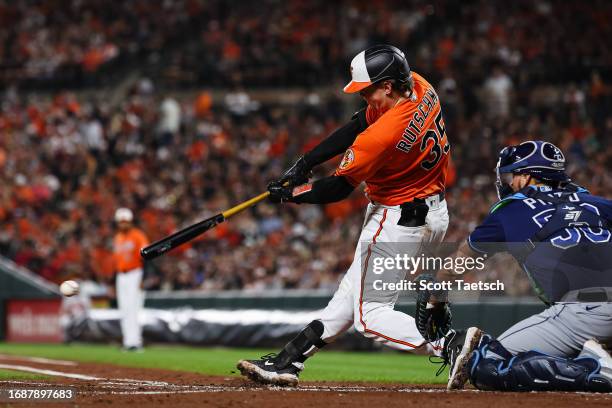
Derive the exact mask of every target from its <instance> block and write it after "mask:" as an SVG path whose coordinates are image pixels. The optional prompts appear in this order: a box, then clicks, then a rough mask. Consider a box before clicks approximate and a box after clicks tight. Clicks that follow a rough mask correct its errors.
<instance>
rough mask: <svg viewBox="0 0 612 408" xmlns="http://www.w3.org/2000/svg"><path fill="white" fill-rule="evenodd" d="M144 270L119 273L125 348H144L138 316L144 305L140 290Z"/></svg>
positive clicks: (118, 285)
mask: <svg viewBox="0 0 612 408" xmlns="http://www.w3.org/2000/svg"><path fill="white" fill-rule="evenodd" d="M141 281H142V268H136V269H132V270H131V271H128V272H124V273H117V306H118V307H119V312H120V314H121V333H122V335H123V347H126V348H127V347H142V330H141V327H140V322H139V321H138V315H139V314H140V310H141V309H142V307H143V305H144V294H143V293H142V289H140V282H141Z"/></svg>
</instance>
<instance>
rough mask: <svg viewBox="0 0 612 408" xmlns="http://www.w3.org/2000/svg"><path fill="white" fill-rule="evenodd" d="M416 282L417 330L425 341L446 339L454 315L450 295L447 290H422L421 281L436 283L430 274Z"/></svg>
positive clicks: (421, 276)
mask: <svg viewBox="0 0 612 408" xmlns="http://www.w3.org/2000/svg"><path fill="white" fill-rule="evenodd" d="M415 281H416V284H417V301H416V313H415V315H414V318H415V320H416V326H417V329H419V332H420V333H421V336H423V338H424V339H425V340H427V341H430V342H431V341H436V340H438V339H440V338H442V337H444V335H446V333H448V331H449V330H450V328H451V321H452V314H451V309H450V304H449V303H448V293H447V291H446V290H435V291H431V290H427V289H421V283H420V281H426V282H435V281H436V280H435V278H434V277H433V276H432V275H430V274H423V275H419V276H418V277H417V278H416V280H415Z"/></svg>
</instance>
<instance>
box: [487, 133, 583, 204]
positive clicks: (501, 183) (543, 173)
mask: <svg viewBox="0 0 612 408" xmlns="http://www.w3.org/2000/svg"><path fill="white" fill-rule="evenodd" d="M495 172H496V174H497V180H496V181H495V188H496V189H497V196H498V197H499V199H500V200H501V199H503V198H504V197H507V196H508V195H510V194H512V193H513V192H514V191H513V190H512V187H511V186H510V184H511V183H512V176H513V175H515V174H529V175H531V176H533V177H534V178H536V179H538V180H539V181H542V182H544V183H547V184H552V185H558V184H559V183H562V182H569V181H571V180H570V178H569V177H568V176H567V174H566V173H565V156H564V155H563V152H562V151H561V149H559V148H558V147H557V146H555V145H554V144H552V143H549V142H543V141H539V140H538V141H532V140H530V141H527V142H523V143H521V144H519V145H516V146H507V147H504V148H503V149H502V151H501V152H499V156H498V159H497V166H495Z"/></svg>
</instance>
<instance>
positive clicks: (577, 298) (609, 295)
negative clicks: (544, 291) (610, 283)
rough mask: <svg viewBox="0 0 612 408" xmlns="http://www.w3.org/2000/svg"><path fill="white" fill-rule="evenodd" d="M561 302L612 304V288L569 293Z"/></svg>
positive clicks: (580, 290)
mask: <svg viewBox="0 0 612 408" xmlns="http://www.w3.org/2000/svg"><path fill="white" fill-rule="evenodd" d="M561 302H612V288H603V287H602V288H584V289H577V290H572V291H570V292H567V293H566V294H565V295H563V297H562V298H561Z"/></svg>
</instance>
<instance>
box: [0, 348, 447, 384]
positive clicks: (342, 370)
mask: <svg viewBox="0 0 612 408" xmlns="http://www.w3.org/2000/svg"><path fill="white" fill-rule="evenodd" d="M269 351H271V350H261V349H231V348H198V347H186V346H161V345H158V346H150V347H147V348H146V351H145V352H144V353H142V354H134V353H123V352H121V351H120V350H119V348H118V347H116V346H108V345H94V344H73V345H61V344H44V345H41V344H10V343H0V354H17V355H23V356H35V357H46V358H51V359H53V358H55V359H65V360H78V361H87V362H96V363H109V364H117V365H122V366H129V367H145V368H163V369H168V370H179V371H190V372H196V373H201V374H209V375H222V376H235V375H238V373H237V370H236V369H235V366H236V362H237V361H238V360H240V359H246V358H248V359H253V358H259V356H261V355H263V354H266V353H267V352H269ZM436 369H437V366H434V365H433V364H431V363H429V361H428V360H427V357H426V356H415V355H411V354H405V353H397V352H383V353H379V352H342V351H330V350H324V351H321V352H320V353H319V354H317V355H316V356H315V357H313V358H311V359H309V360H308V361H307V363H306V370H305V371H304V373H303V374H302V375H301V378H302V379H304V380H306V381H367V382H401V383H444V382H445V376H444V375H441V376H439V377H436V376H435V371H436Z"/></svg>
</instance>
